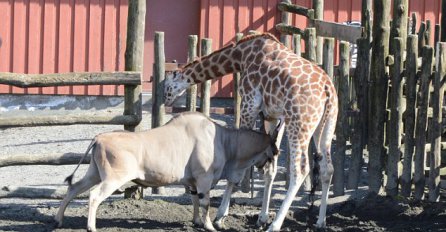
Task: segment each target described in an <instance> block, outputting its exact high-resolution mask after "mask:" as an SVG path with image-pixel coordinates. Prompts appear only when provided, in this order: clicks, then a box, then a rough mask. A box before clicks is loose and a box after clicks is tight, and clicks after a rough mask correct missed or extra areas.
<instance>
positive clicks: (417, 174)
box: [413, 46, 433, 200]
mask: <svg viewBox="0 0 446 232" xmlns="http://www.w3.org/2000/svg"><path fill="white" fill-rule="evenodd" d="M421 55H422V57H423V61H422V63H421V76H420V80H421V84H420V90H419V91H418V92H419V94H418V99H417V101H418V111H417V121H416V125H415V133H416V134H415V157H414V175H413V182H414V185H415V191H414V198H415V200H422V199H423V198H424V186H425V182H426V179H425V177H424V165H425V164H424V157H425V153H426V150H425V148H426V129H427V128H426V125H427V109H428V107H429V89H430V83H431V75H432V67H433V66H432V65H433V49H432V47H427V46H426V47H424V48H423V50H422V53H421Z"/></svg>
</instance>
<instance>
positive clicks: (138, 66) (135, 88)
mask: <svg viewBox="0 0 446 232" xmlns="http://www.w3.org/2000/svg"><path fill="white" fill-rule="evenodd" d="M128 11H129V12H128V20H127V28H128V30H127V41H126V51H125V70H126V71H124V72H96V73H55V74H17V73H0V84H6V85H11V86H16V87H21V88H25V87H49V86H66V85H98V84H99V85H124V112H123V114H118V115H112V114H110V113H104V112H93V113H74V114H64V115H36V116H32V117H0V127H20V126H53V125H72V124H118V125H123V126H124V129H126V130H129V131H138V130H140V128H141V125H140V122H141V119H142V95H141V71H142V64H143V62H142V59H143V52H144V49H143V47H144V31H145V30H144V29H145V26H144V24H145V13H146V1H144V0H137V1H130V2H129V7H128ZM82 155H83V154H74V153H65V154H51V153H49V154H43V155H24V154H8V155H2V156H1V157H0V167H3V166H11V165H36V164H46V165H64V164H77V163H78V162H79V160H80V157H81V156H82ZM87 160H88V159H86V161H87ZM84 163H85V162H84ZM28 192H32V191H28ZM38 192H39V191H38ZM40 192H41V191H40ZM131 195H132V196H135V198H140V197H142V190H141V189H139V190H138V191H136V192H135V191H134V190H132V193H131ZM8 196H9V195H8Z"/></svg>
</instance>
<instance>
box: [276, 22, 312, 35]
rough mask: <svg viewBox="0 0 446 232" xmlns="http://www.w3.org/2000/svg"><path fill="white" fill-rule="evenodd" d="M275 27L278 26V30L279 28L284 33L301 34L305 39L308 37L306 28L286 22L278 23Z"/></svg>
mask: <svg viewBox="0 0 446 232" xmlns="http://www.w3.org/2000/svg"><path fill="white" fill-rule="evenodd" d="M275 27H276V30H278V31H279V32H280V33H282V34H288V35H292V34H299V35H301V36H302V38H303V39H305V37H306V34H305V31H304V30H302V29H300V28H297V27H294V26H290V25H288V24H285V23H278V24H276V26H275Z"/></svg>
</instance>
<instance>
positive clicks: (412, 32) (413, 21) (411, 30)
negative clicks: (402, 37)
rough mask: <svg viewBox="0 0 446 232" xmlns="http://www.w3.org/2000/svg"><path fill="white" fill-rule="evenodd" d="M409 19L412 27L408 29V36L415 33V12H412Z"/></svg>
mask: <svg viewBox="0 0 446 232" xmlns="http://www.w3.org/2000/svg"><path fill="white" fill-rule="evenodd" d="M410 19H411V21H412V27H411V28H410V34H412V35H415V34H416V33H417V14H416V13H415V12H413V13H412V15H411V17H410ZM420 54H421V53H420Z"/></svg>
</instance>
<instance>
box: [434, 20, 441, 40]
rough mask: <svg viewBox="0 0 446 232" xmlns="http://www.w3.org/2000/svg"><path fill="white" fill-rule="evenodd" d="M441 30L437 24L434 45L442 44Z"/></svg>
mask: <svg viewBox="0 0 446 232" xmlns="http://www.w3.org/2000/svg"><path fill="white" fill-rule="evenodd" d="M440 30H441V26H440V24H435V30H434V44H437V43H438V42H440Z"/></svg>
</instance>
